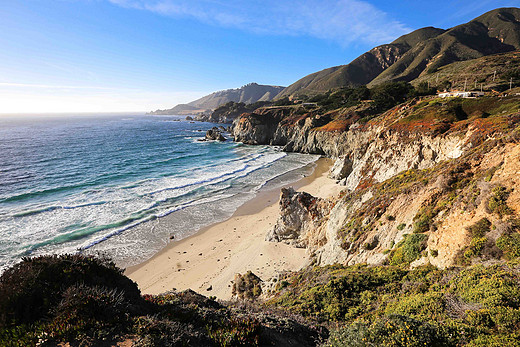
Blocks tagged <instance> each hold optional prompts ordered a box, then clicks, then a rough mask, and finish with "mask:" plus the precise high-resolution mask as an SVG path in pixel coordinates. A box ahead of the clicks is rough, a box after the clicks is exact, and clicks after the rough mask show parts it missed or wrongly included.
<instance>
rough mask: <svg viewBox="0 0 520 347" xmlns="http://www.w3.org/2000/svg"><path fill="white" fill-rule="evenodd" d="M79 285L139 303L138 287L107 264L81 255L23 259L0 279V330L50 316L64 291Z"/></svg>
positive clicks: (102, 260) (98, 259)
mask: <svg viewBox="0 0 520 347" xmlns="http://www.w3.org/2000/svg"><path fill="white" fill-rule="evenodd" d="M86 274H88V276H86ZM79 284H82V285H83V286H85V287H103V288H105V289H106V290H107V291H111V290H115V291H120V292H122V293H123V294H122V295H123V298H124V300H126V301H133V302H137V301H139V299H140V292H139V289H138V288H137V285H136V284H135V283H134V282H132V281H131V280H130V279H129V278H127V277H125V276H124V275H123V274H122V270H120V269H118V268H117V267H116V266H115V265H114V263H113V262H111V261H109V260H106V259H100V258H95V257H87V256H81V255H61V256H56V255H54V256H41V257H36V258H25V259H23V261H22V262H20V263H18V264H16V265H15V266H13V267H12V268H10V269H7V270H6V271H5V272H4V273H3V274H2V276H1V277H0V326H9V325H13V324H22V323H33V322H35V321H37V320H39V319H41V318H44V317H47V316H49V314H50V313H51V310H53V309H54V308H55V307H56V306H58V304H59V303H60V302H61V300H62V299H63V296H64V294H65V293H66V292H67V290H68V289H69V288H70V287H73V286H77V285H79Z"/></svg>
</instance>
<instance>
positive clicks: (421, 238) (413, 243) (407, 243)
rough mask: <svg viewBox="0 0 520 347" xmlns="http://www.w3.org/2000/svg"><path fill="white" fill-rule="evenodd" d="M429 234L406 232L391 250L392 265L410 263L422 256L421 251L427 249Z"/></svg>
mask: <svg viewBox="0 0 520 347" xmlns="http://www.w3.org/2000/svg"><path fill="white" fill-rule="evenodd" d="M427 241H428V235H426V234H406V235H404V239H403V240H402V241H400V242H399V243H398V244H397V245H396V246H395V248H394V249H393V250H392V252H390V256H389V260H390V264H391V265H401V264H405V265H406V264H410V263H411V262H412V261H414V260H416V259H419V258H420V257H421V252H422V251H424V250H425V249H426V242H427Z"/></svg>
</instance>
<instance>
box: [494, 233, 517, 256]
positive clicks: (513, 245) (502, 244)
mask: <svg viewBox="0 0 520 347" xmlns="http://www.w3.org/2000/svg"><path fill="white" fill-rule="evenodd" d="M496 245H497V247H498V248H499V249H500V250H501V251H503V252H504V255H505V256H506V258H508V259H514V258H518V257H520V234H519V233H517V232H513V233H511V234H509V233H506V234H504V235H502V236H500V237H499V238H498V239H497V241H496Z"/></svg>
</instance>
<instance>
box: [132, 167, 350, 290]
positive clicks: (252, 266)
mask: <svg viewBox="0 0 520 347" xmlns="http://www.w3.org/2000/svg"><path fill="white" fill-rule="evenodd" d="M331 165H332V161H331V160H330V159H326V158H320V159H318V160H317V161H316V162H315V168H314V170H313V172H312V173H311V174H310V175H308V176H306V177H303V178H301V179H300V180H298V181H296V182H293V183H290V184H287V185H284V186H292V187H294V188H295V189H297V190H302V191H306V192H308V193H310V194H312V195H315V196H318V197H322V198H326V197H329V196H333V195H336V194H338V193H339V192H340V191H341V189H342V187H341V186H339V185H337V184H335V181H334V180H332V179H330V178H327V173H328V170H329V169H330V167H331ZM279 195H280V188H277V189H272V190H268V191H260V192H259V193H257V195H256V196H255V197H254V198H253V199H251V200H249V201H248V202H246V203H245V204H243V205H242V206H240V207H239V208H238V209H237V210H236V211H235V213H234V214H233V215H232V216H231V217H230V218H228V219H226V220H225V221H223V222H219V223H215V224H212V225H210V226H207V227H205V228H202V229H201V230H199V231H198V232H197V233H195V234H194V235H192V236H189V237H187V238H184V239H182V240H180V241H173V242H170V243H169V244H168V245H167V246H166V247H164V248H163V249H162V250H161V251H159V252H158V253H156V254H155V255H154V256H153V257H151V258H150V259H149V260H147V261H145V262H143V263H141V264H138V265H135V266H131V267H128V268H127V269H126V270H125V274H126V275H127V276H128V277H130V278H131V279H132V280H134V281H135V282H137V284H138V286H139V288H140V289H141V292H142V293H143V294H160V293H163V292H167V291H170V290H185V289H188V288H190V289H192V290H194V291H196V292H199V293H202V294H205V295H208V296H216V297H217V298H219V299H223V300H228V299H230V298H231V285H232V282H231V281H232V280H233V278H234V276H235V274H236V273H245V272H247V271H248V270H251V271H252V272H253V273H255V274H256V275H257V276H259V277H260V278H261V279H263V280H267V279H269V278H271V277H272V276H274V275H275V274H276V273H277V272H281V271H296V270H299V269H300V268H301V267H302V266H303V265H305V264H306V262H307V260H308V256H307V254H306V251H305V249H301V248H294V247H291V246H289V245H286V244H284V243H274V242H268V241H265V235H266V233H267V231H268V230H269V229H270V228H272V227H273V226H274V224H275V223H276V220H277V219H278V215H279V207H278V200H279ZM161 220H162V221H161V223H174V222H175V221H174V220H169V219H168V216H166V217H164V218H161Z"/></svg>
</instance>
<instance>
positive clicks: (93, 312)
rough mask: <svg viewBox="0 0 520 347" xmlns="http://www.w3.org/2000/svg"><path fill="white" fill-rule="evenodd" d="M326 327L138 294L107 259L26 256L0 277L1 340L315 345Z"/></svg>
mask: <svg viewBox="0 0 520 347" xmlns="http://www.w3.org/2000/svg"><path fill="white" fill-rule="evenodd" d="M324 332H325V330H324V329H321V328H320V327H314V326H313V325H312V324H310V323H308V322H307V321H305V320H303V319H300V318H299V317H298V316H297V315H284V316H283V317H279V316H278V315H276V314H274V313H271V312H269V311H265V312H264V311H256V310H254V308H250V307H248V306H240V305H235V306H232V305H223V304H221V303H218V302H216V301H215V300H212V299H209V298H206V297H204V296H202V295H199V294H197V293H195V292H193V291H189V290H188V291H185V292H179V293H166V294H163V295H154V296H152V295H144V296H141V295H140V293H139V290H138V288H137V285H136V284H135V283H134V282H132V281H131V280H130V279H129V278H127V277H125V276H124V275H123V274H122V271H121V270H120V269H118V268H117V267H115V265H114V264H113V263H112V262H111V261H109V260H107V259H98V258H94V257H86V256H82V255H63V256H42V257H37V258H33V259H24V260H23V261H22V262H21V263H19V264H17V265H15V266H14V267H12V268H10V269H8V270H6V271H5V272H4V273H3V274H2V276H1V277H0V346H35V345H40V346H56V345H58V344H60V343H64V342H70V343H72V345H74V346H75V345H78V346H99V345H107V346H110V345H115V344H116V343H118V342H122V341H127V342H131V344H132V345H134V346H258V345H284V346H314V345H316V342H317V341H319V340H320V339H322V338H323V337H324V336H326V335H324Z"/></svg>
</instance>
